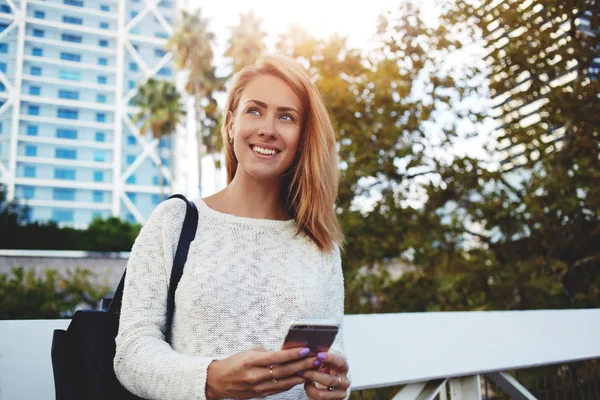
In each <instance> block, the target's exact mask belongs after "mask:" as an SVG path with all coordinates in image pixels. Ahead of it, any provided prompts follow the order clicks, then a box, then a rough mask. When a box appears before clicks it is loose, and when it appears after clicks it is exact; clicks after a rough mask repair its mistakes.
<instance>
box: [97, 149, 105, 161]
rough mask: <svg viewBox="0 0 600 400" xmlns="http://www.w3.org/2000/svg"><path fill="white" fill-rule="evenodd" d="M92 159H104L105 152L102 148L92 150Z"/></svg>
mask: <svg viewBox="0 0 600 400" xmlns="http://www.w3.org/2000/svg"><path fill="white" fill-rule="evenodd" d="M94 161H97V162H104V161H105V154H104V152H103V151H102V150H96V151H95V152H94Z"/></svg>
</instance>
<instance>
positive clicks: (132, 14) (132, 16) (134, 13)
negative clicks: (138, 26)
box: [129, 10, 138, 19]
mask: <svg viewBox="0 0 600 400" xmlns="http://www.w3.org/2000/svg"><path fill="white" fill-rule="evenodd" d="M129 15H130V16H131V18H132V19H133V18H135V17H137V15H138V12H137V11H135V10H133V11H132V12H131V13H129Z"/></svg>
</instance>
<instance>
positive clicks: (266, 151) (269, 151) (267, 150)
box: [252, 146, 277, 156]
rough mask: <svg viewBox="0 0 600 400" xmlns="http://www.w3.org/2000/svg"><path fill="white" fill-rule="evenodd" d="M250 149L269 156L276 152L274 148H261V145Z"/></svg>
mask: <svg viewBox="0 0 600 400" xmlns="http://www.w3.org/2000/svg"><path fill="white" fill-rule="evenodd" d="M252 150H254V151H255V152H257V153H259V154H265V155H268V156H271V155H273V154H275V153H277V152H276V151H275V150H271V149H263V148H262V147H258V146H253V147H252Z"/></svg>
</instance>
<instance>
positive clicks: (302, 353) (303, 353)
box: [300, 348, 310, 357]
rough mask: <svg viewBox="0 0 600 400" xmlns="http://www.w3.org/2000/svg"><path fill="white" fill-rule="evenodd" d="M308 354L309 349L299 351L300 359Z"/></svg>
mask: <svg viewBox="0 0 600 400" xmlns="http://www.w3.org/2000/svg"><path fill="white" fill-rule="evenodd" d="M308 353H310V349H309V348H306V349H302V350H300V355H301V356H302V357H304V356H305V355H307V354H308Z"/></svg>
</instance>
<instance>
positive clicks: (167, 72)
mask: <svg viewBox="0 0 600 400" xmlns="http://www.w3.org/2000/svg"><path fill="white" fill-rule="evenodd" d="M172 74H173V71H172V70H171V68H167V67H162V68H161V69H159V70H158V75H163V76H171V75H172Z"/></svg>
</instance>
